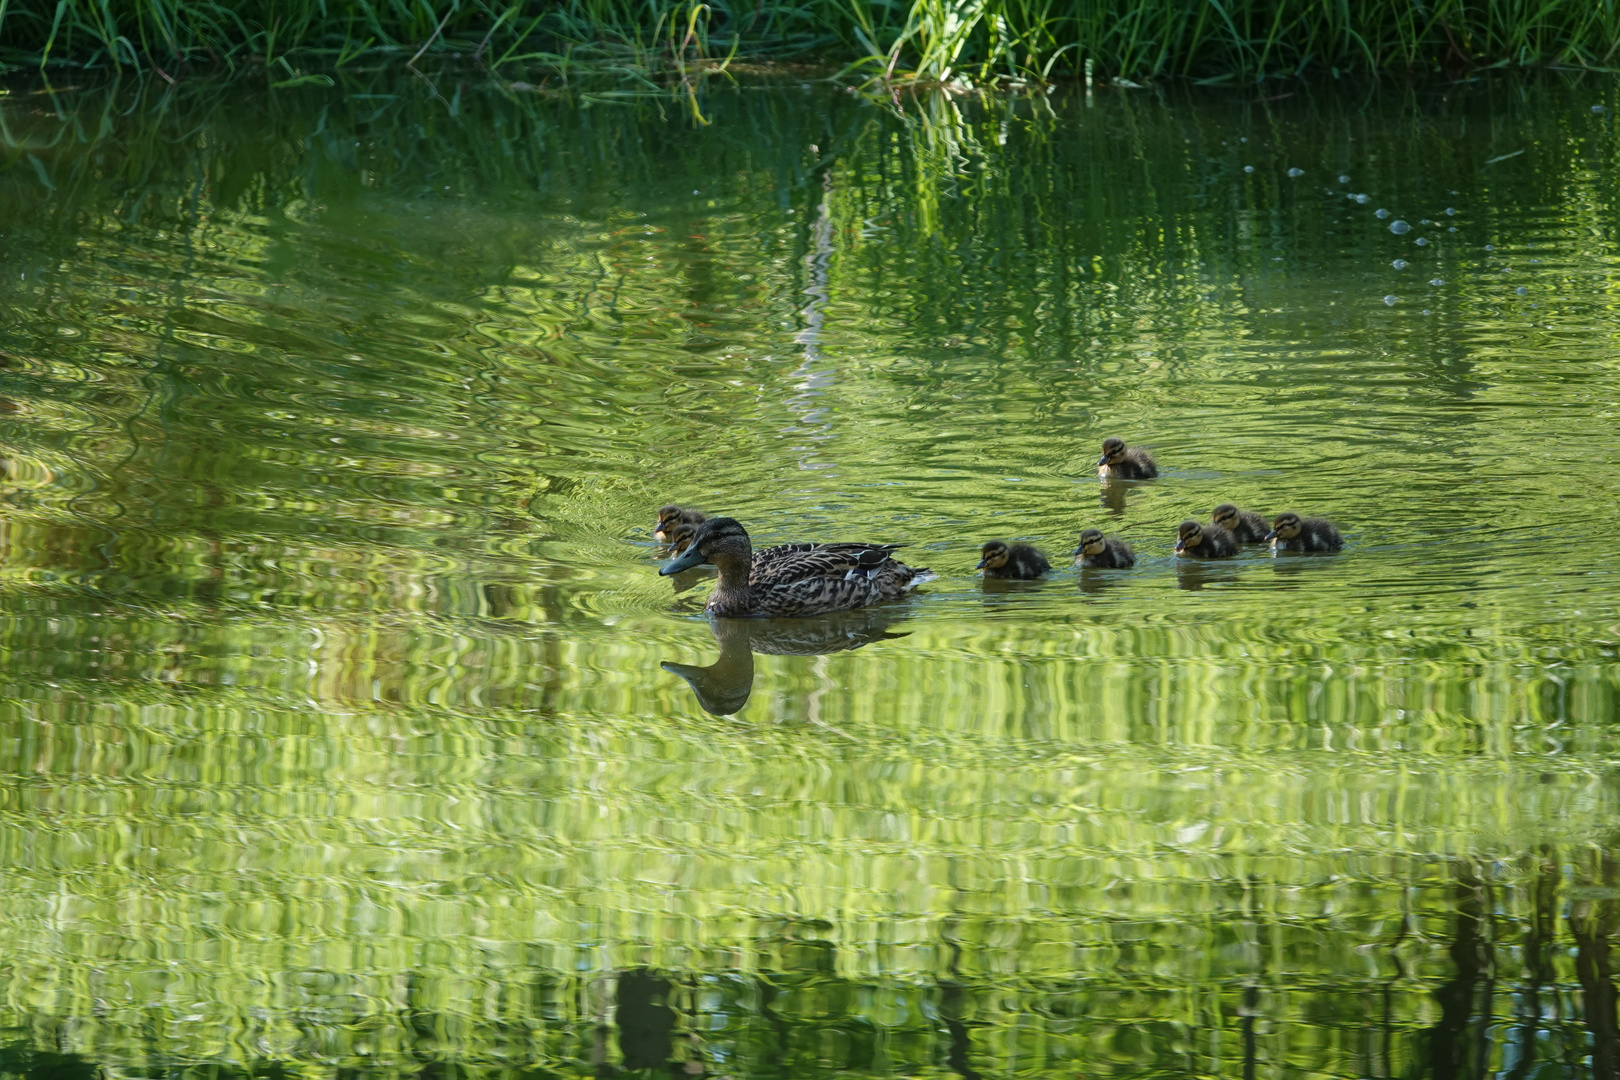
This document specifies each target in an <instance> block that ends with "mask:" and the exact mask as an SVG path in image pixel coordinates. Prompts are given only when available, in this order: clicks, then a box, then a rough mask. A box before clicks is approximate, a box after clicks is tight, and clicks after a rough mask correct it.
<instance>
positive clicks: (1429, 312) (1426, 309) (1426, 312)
mask: <svg viewBox="0 0 1620 1080" xmlns="http://www.w3.org/2000/svg"><path fill="white" fill-rule="evenodd" d="M1423 314H1425V315H1433V314H1434V312H1432V311H1430V310H1429V309H1428V308H1424V309H1423Z"/></svg>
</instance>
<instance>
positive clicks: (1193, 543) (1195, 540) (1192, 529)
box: [1176, 518, 1204, 555]
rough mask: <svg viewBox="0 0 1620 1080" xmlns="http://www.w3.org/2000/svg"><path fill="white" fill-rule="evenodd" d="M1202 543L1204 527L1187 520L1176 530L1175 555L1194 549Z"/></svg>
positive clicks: (1189, 519)
mask: <svg viewBox="0 0 1620 1080" xmlns="http://www.w3.org/2000/svg"><path fill="white" fill-rule="evenodd" d="M1203 542H1204V527H1203V526H1202V525H1200V524H1198V522H1196V521H1194V520H1192V519H1191V518H1188V519H1187V520H1186V521H1183V522H1182V523H1181V524H1180V525H1179V526H1177V528H1176V554H1177V555H1180V554H1181V553H1182V552H1183V551H1186V550H1187V549H1188V548H1195V547H1197V546H1198V545H1199V544H1202V543H1203Z"/></svg>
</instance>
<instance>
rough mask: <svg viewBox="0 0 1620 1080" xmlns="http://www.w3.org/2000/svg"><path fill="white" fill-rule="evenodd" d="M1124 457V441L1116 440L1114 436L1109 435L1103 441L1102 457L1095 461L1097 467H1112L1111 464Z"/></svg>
mask: <svg viewBox="0 0 1620 1080" xmlns="http://www.w3.org/2000/svg"><path fill="white" fill-rule="evenodd" d="M1124 456H1125V440H1124V439H1117V438H1115V437H1114V436H1112V435H1110V436H1109V437H1108V438H1106V439H1104V440H1103V452H1102V457H1100V458H1098V459H1097V464H1098V465H1099V466H1100V465H1113V464H1115V463H1117V462H1118V461H1119V460H1120V459H1121V458H1123V457H1124Z"/></svg>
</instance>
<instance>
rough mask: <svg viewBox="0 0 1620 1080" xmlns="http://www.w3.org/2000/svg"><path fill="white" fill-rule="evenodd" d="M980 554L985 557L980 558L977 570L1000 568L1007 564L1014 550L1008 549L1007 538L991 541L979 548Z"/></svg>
mask: <svg viewBox="0 0 1620 1080" xmlns="http://www.w3.org/2000/svg"><path fill="white" fill-rule="evenodd" d="M979 554H980V555H981V556H983V557H982V558H981V559H980V560H979V565H978V566H975V567H974V569H975V570H1000V569H1001V568H1002V567H1003V566H1006V565H1007V560H1008V559H1010V558H1012V552H1011V551H1010V550H1008V548H1007V541H1005V540H992V541H990V542H989V543H988V544H986V545H984V547H982V548H980V549H979Z"/></svg>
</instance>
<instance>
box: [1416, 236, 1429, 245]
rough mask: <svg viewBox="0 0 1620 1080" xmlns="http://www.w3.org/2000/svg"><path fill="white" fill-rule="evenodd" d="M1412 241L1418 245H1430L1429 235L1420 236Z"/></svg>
mask: <svg viewBox="0 0 1620 1080" xmlns="http://www.w3.org/2000/svg"><path fill="white" fill-rule="evenodd" d="M1412 243H1414V244H1416V245H1417V246H1418V247H1428V246H1429V240H1428V238H1427V237H1424V236H1420V237H1418V238H1417V239H1416V240H1414V241H1412Z"/></svg>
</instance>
